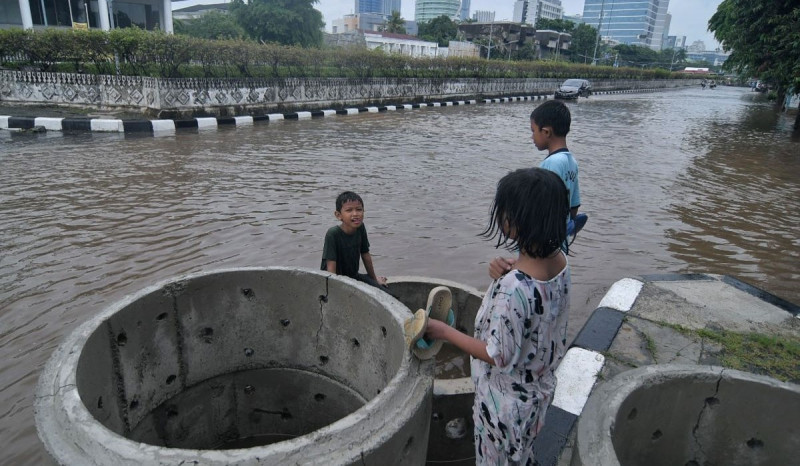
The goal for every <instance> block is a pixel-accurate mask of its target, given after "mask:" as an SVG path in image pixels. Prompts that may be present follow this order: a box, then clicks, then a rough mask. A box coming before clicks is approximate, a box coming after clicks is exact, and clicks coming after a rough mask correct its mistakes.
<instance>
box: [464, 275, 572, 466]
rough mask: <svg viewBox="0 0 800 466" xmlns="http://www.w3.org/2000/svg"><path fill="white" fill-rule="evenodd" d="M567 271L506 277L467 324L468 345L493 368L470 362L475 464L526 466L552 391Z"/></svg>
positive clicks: (561, 344)
mask: <svg viewBox="0 0 800 466" xmlns="http://www.w3.org/2000/svg"><path fill="white" fill-rule="evenodd" d="M569 287H570V272H569V264H567V266H565V267H564V270H562V271H561V272H560V273H559V274H558V275H557V276H556V277H554V278H552V279H551V280H548V281H546V282H543V281H538V280H536V279H533V278H531V277H530V276H528V275H527V274H525V273H523V272H520V271H519V270H516V269H514V270H512V271H510V272H508V273H507V274H505V275H504V276H502V277H501V278H499V279H498V280H495V281H494V282H492V284H491V286H490V287H489V289H488V290H487V291H486V295H485V296H484V298H483V303H482V304H481V307H480V309H479V310H478V315H477V317H476V318H475V338H477V339H479V340H483V341H485V342H486V343H487V348H486V349H487V352H488V353H489V356H490V357H491V358H492V359H493V360H494V362H495V365H494V366H492V365H491V364H487V363H485V362H483V361H481V360H480V359H475V358H473V359H472V363H471V371H472V380H473V382H474V383H475V404H474V406H473V412H472V418H473V421H474V422H475V458H476V464H487V465H493V466H494V465H506V464H508V465H512V464H513V465H517V464H518V465H533V464H534V452H533V440H534V439H535V438H536V435H537V434H538V433H539V431H540V430H541V429H542V426H543V425H544V419H545V414H546V413H547V407H548V406H550V403H551V402H552V401H553V393H554V391H555V388H556V376H555V370H556V368H557V367H558V364H559V363H560V362H561V359H562V358H563V357H564V353H565V351H566V345H567V317H568V314H569V294H568V292H569Z"/></svg>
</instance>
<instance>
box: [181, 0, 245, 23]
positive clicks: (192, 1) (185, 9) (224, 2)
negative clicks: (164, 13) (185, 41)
mask: <svg viewBox="0 0 800 466" xmlns="http://www.w3.org/2000/svg"><path fill="white" fill-rule="evenodd" d="M230 5H231V2H230V0H185V1H180V0H175V1H173V2H172V17H173V18H174V19H181V20H186V19H195V18H199V17H201V16H203V15H205V14H208V13H210V12H212V11H215V12H219V13H223V12H227V11H228V8H229V7H230Z"/></svg>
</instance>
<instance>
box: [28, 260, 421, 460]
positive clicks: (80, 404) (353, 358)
mask: <svg viewBox="0 0 800 466" xmlns="http://www.w3.org/2000/svg"><path fill="white" fill-rule="evenodd" d="M407 314H408V310H407V309H405V308H404V307H403V306H402V305H400V303H398V302H397V301H396V300H394V299H392V298H390V297H389V296H388V295H386V294H385V293H383V292H380V291H378V290H376V289H374V288H372V287H370V286H368V285H364V284H361V283H359V282H356V281H354V280H351V279H349V278H343V277H338V276H332V275H330V274H328V273H325V272H318V271H309V270H298V269H291V268H280V267H275V268H258V269H234V270H223V271H216V272H212V273H204V274H196V275H190V276H186V277H183V278H181V279H178V280H175V281H170V282H166V283H162V284H159V285H155V286H152V287H149V288H147V289H145V290H143V291H142V292H140V293H137V294H135V295H133V296H130V297H128V298H126V299H123V300H122V301H120V302H118V303H116V304H114V305H111V306H110V307H108V308H107V309H106V310H104V311H102V312H101V313H100V314H99V315H97V316H95V317H94V318H92V319H91V320H90V321H88V322H86V323H85V324H84V325H82V326H80V327H79V328H78V329H76V330H75V331H74V332H72V334H70V335H69V336H68V337H67V339H66V340H65V341H64V343H62V344H61V346H60V347H59V348H58V349H57V350H56V351H55V353H54V354H53V355H52V357H51V358H50V360H49V361H48V363H47V365H46V367H45V369H44V372H43V373H42V376H41V378H40V381H39V385H38V387H37V392H36V400H35V416H36V425H37V429H38V432H39V436H40V438H41V439H42V441H43V442H44V445H45V447H46V448H47V450H48V452H49V453H50V454H51V455H52V456H53V457H54V458H55V459H56V460H57V461H58V462H59V463H61V464H75V465H87V464H97V465H115V466H120V465H141V464H184V463H190V464H208V465H222V464H240V465H247V464H326V465H328V464H355V463H358V464H381V465H383V464H412V465H417V464H422V463H423V462H424V460H425V454H426V447H427V442H428V429H429V418H430V413H431V400H432V386H433V369H434V364H433V363H421V362H420V361H419V360H417V359H416V358H415V357H413V356H412V355H411V352H410V351H408V349H407V347H406V343H405V336H404V334H403V322H404V319H405V318H406V317H407Z"/></svg>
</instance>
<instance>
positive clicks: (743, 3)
mask: <svg viewBox="0 0 800 466" xmlns="http://www.w3.org/2000/svg"><path fill="white" fill-rule="evenodd" d="M708 30H709V31H711V32H713V33H714V37H716V39H717V40H718V41H720V42H721V43H722V48H723V50H725V51H730V52H731V54H730V56H729V57H728V59H727V60H726V61H725V64H724V65H723V67H724V68H725V69H728V70H732V71H736V72H739V73H742V74H745V75H747V76H757V77H759V78H761V79H762V80H767V81H769V82H771V83H772V84H773V85H774V86H775V87H776V90H777V91H778V96H779V100H782V99H783V96H784V94H785V91H786V90H787V88H789V87H790V86H794V89H795V92H797V91H798V90H800V3H798V2H797V0H723V1H722V3H720V4H719V6H718V7H717V11H716V13H714V15H713V16H712V17H711V19H710V20H709V21H708ZM798 120H800V115H799V116H798ZM796 124H797V122H796Z"/></svg>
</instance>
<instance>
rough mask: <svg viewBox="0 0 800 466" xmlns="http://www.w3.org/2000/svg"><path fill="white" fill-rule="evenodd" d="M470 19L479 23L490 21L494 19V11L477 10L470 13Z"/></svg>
mask: <svg viewBox="0 0 800 466" xmlns="http://www.w3.org/2000/svg"><path fill="white" fill-rule="evenodd" d="M472 19H474V20H475V21H477V22H479V23H491V22H492V21H494V11H486V10H478V11H476V12H475V13H472Z"/></svg>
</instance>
